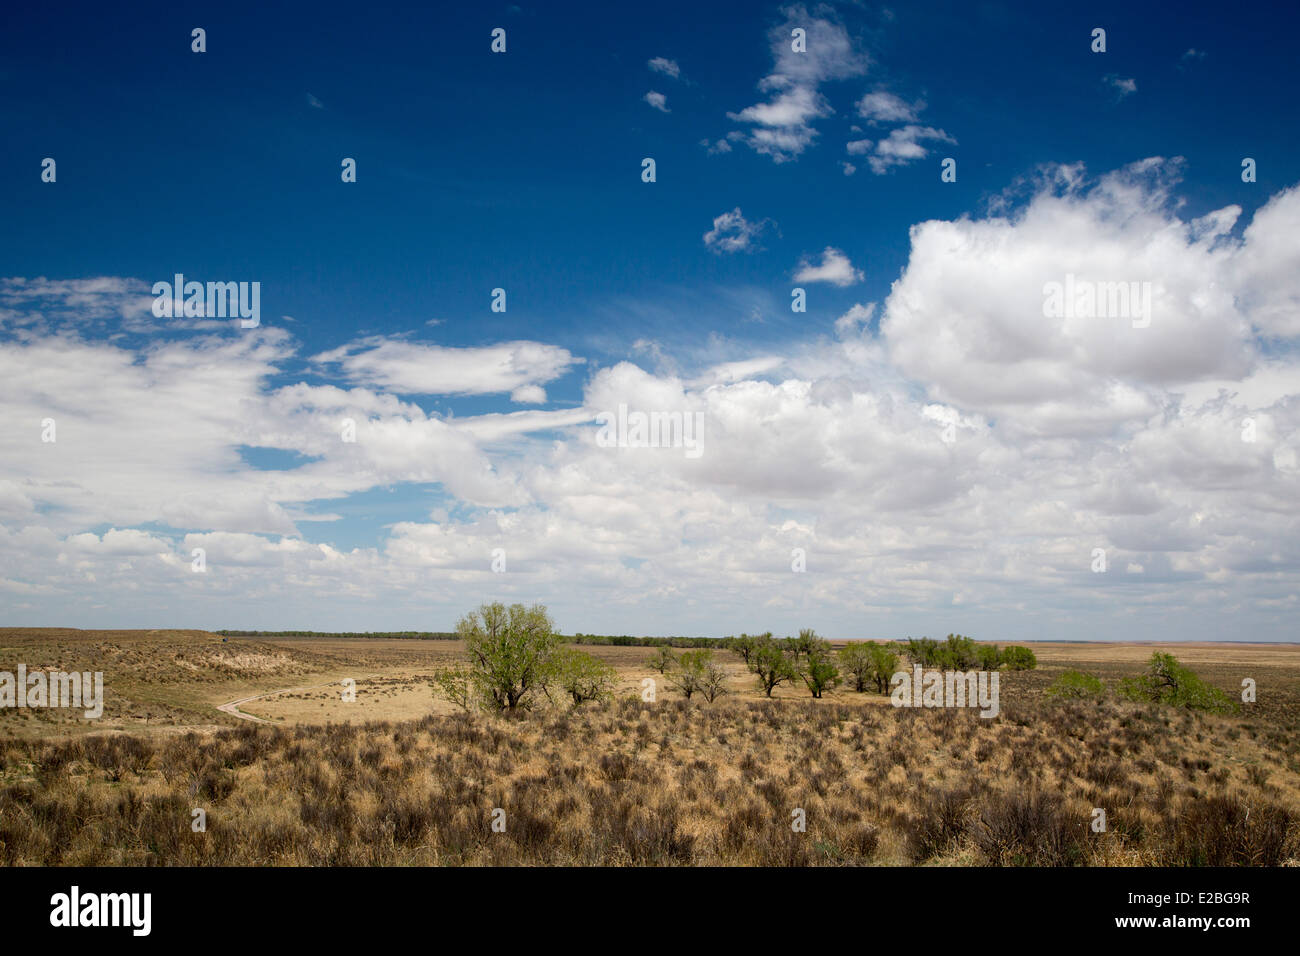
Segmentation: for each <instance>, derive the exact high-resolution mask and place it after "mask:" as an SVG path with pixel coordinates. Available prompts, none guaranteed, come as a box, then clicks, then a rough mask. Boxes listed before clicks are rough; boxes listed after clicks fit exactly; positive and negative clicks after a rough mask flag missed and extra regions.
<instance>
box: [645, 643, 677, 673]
mask: <svg viewBox="0 0 1300 956" xmlns="http://www.w3.org/2000/svg"><path fill="white" fill-rule="evenodd" d="M676 663H677V655H675V654H674V653H673V649H672V648H671V647H669V646H668V645H667V644H660V645H659V649H658V650H657V651H655V656H654V657H652V658H650V667H651V668H652V669H653V670H657V671H658V672H659V673H661V674H667V673H668V671H669V670H670V669H671V668H672V667H673V665H674V664H676Z"/></svg>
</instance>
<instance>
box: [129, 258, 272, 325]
mask: <svg viewBox="0 0 1300 956" xmlns="http://www.w3.org/2000/svg"><path fill="white" fill-rule="evenodd" d="M152 291H153V295H154V302H153V314H154V317H155V318H158V319H180V318H186V319H204V318H207V319H234V318H238V319H239V320H240V322H239V327H240V328H242V329H255V328H257V327H258V326H259V325H260V324H261V322H262V283H260V282H208V283H206V284H205V283H203V282H186V281H185V276H184V275H182V274H181V273H179V272H178V273H176V275H175V276H173V277H172V281H171V282H167V281H165V280H164V281H162V282H155V283H154V284H153V290H152Z"/></svg>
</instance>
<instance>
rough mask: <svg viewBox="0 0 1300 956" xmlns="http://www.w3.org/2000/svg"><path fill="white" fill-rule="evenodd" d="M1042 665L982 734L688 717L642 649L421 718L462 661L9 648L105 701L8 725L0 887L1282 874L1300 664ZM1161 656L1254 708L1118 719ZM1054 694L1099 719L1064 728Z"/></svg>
mask: <svg viewBox="0 0 1300 956" xmlns="http://www.w3.org/2000/svg"><path fill="white" fill-rule="evenodd" d="M1031 646H1032V649H1033V650H1034V652H1035V654H1036V655H1037V658H1038V666H1037V668H1036V669H1033V670H1026V671H1015V672H1004V673H1002V674H1001V713H1000V714H999V715H998V716H997V717H996V718H994V719H983V718H980V717H979V716H978V715H977V714H976V713H974V712H972V711H969V710H958V709H951V708H948V709H939V710H925V709H912V708H898V707H892V706H890V699H889V696H888V695H887V694H878V693H873V692H865V693H857V692H854V691H852V690H850V689H848V688H847V687H845V686H843V685H842V686H840V687H837V688H835V689H834V690H831V691H828V692H827V693H826V695H825V696H824V697H822V698H821V699H818V700H813V699H811V698H810V696H809V694H808V692H807V691H806V690H804V688H803V687H802V686H799V685H782V686H780V687H778V688H776V690H775V691H774V693H773V695H772V698H771V699H768V698H767V697H766V696H765V695H764V693H763V692H762V690H761V689H760V688H758V687H757V685H756V683H755V681H754V677H753V675H752V674H750V673H748V672H747V671H746V669H745V666H744V664H743V662H742V661H741V660H740V658H739V657H738V656H737V655H735V654H733V653H731V652H727V651H721V650H720V651H717V652H715V655H714V656H715V658H716V659H717V661H718V662H719V663H720V664H722V665H723V667H724V668H725V670H726V690H727V693H726V694H725V695H724V696H722V697H720V698H719V699H718V700H716V701H715V702H714V703H712V704H710V703H705V702H703V701H701V700H700V699H699V698H698V697H696V698H694V699H693V700H690V701H687V700H684V699H683V698H682V696H681V695H680V694H679V693H676V692H675V691H674V689H673V688H672V686H671V685H670V684H669V683H667V682H666V681H664V679H663V675H661V674H659V673H658V672H657V671H655V670H653V669H652V668H651V666H650V665H651V660H652V657H653V655H654V653H655V649H654V648H651V647H629V646H602V645H585V646H583V647H582V650H584V651H586V652H587V653H590V654H592V655H593V656H596V657H598V658H600V659H601V660H603V661H605V662H607V663H608V664H610V665H612V666H613V667H614V668H615V670H616V672H617V675H618V688H617V690H616V693H615V697H614V699H613V700H612V701H609V702H604V703H601V702H596V703H591V704H583V705H581V706H578V707H573V706H571V705H568V704H567V703H565V702H563V701H561V700H559V699H556V700H554V701H546V702H545V703H544V704H543V705H542V706H539V707H536V708H534V709H533V710H532V711H531V712H528V713H524V714H520V715H517V716H492V715H487V714H481V713H466V712H462V711H460V710H459V709H458V708H457V707H455V706H454V705H452V704H450V703H449V702H447V701H446V700H444V699H441V698H440V697H437V696H436V695H435V694H434V693H433V692H432V689H431V683H430V682H431V678H432V676H433V674H434V673H435V672H437V671H438V670H439V669H440V668H442V667H445V666H446V665H448V664H450V663H453V662H456V661H458V660H460V659H462V658H463V656H464V647H463V645H462V644H461V642H459V641H451V640H398V639H356V638H347V639H345V638H328V639H320V638H293V639H288V638H280V639H265V638H258V639H251V638H237V637H231V638H228V639H223V638H222V637H221V636H219V635H215V634H211V633H208V632H203V631H77V630H71V629H54V628H45V629H13V628H10V629H0V672H6V671H8V672H13V671H15V670H16V668H17V666H18V664H20V663H22V664H24V665H25V666H26V668H27V670H28V672H31V671H34V670H38V669H51V670H63V671H71V670H78V671H102V672H103V674H104V711H103V716H102V717H100V718H99V719H97V720H87V719H85V718H84V717H83V716H82V714H81V712H80V711H79V710H76V709H71V708H69V709H62V708H44V709H34V708H12V707H7V708H0V756H2V757H3V761H2V764H0V862H3V863H5V864H8V865H15V864H45V865H49V864H82V865H154V864H162V865H169V864H188V865H195V864H198V865H207V864H227V865H267V864H313V865H316V864H330V865H336V864H342V865H368V864H421V865H423V864H471V865H473V864H488V865H500V864H521V863H522V864H542V865H551V864H573V865H590V864H605V865H628V864H630V865H655V864H672V865H680V864H687V865H689V864H717V865H851V864H858V865H935V864H948V865H976V864H987V865H1015V864H1038V865H1189V864H1190V865H1197V864H1213V865H1294V864H1295V863H1296V862H1297V858H1298V857H1300V849H1298V845H1297V844H1298V840H1300V829H1298V828H1300V646H1295V645H1259V644H1164V645H1157V644H1101V643H1097V644H1076V643H1055V644H1054V643H1034V644H1032V645H1031ZM1155 649H1160V650H1167V651H1171V652H1172V653H1174V654H1176V655H1177V657H1178V659H1179V660H1180V661H1181V662H1182V663H1184V664H1186V665H1187V666H1189V667H1191V668H1192V669H1193V670H1195V671H1196V673H1197V674H1199V675H1200V676H1201V677H1202V678H1204V679H1205V680H1206V681H1207V682H1208V683H1210V684H1212V685H1214V686H1216V687H1218V688H1220V689H1221V690H1223V691H1224V692H1225V693H1227V694H1228V695H1229V696H1231V697H1232V698H1233V699H1234V700H1236V699H1238V698H1239V697H1240V695H1241V685H1242V681H1243V679H1245V678H1250V679H1252V680H1254V681H1255V682H1256V686H1257V700H1256V701H1255V702H1253V703H1249V704H1242V705H1240V706H1239V707H1237V708H1235V709H1234V712H1232V713H1225V714H1215V713H1204V712H1199V711H1190V710H1186V709H1182V708H1175V707H1171V706H1168V705H1158V704H1138V703H1133V702H1131V701H1128V700H1123V699H1120V698H1118V697H1117V696H1116V695H1114V694H1113V693H1112V692H1111V691H1112V689H1113V688H1114V686H1115V685H1116V684H1117V683H1118V681H1119V680H1120V679H1122V678H1124V677H1130V676H1133V675H1136V674H1138V673H1139V672H1140V671H1141V670H1142V669H1143V667H1144V665H1145V663H1146V661H1147V660H1148V659H1149V658H1150V656H1151V653H1152V651H1153V650H1155ZM1067 670H1079V671H1083V672H1086V673H1089V674H1093V675H1096V676H1097V677H1099V678H1100V679H1101V681H1102V682H1103V684H1104V685H1105V686H1106V688H1107V692H1106V694H1105V695H1104V696H1103V698H1102V699H1099V700H1067V701H1061V700H1055V699H1052V698H1051V697H1050V696H1049V695H1048V694H1047V693H1046V691H1047V689H1048V688H1049V687H1050V686H1052V684H1053V681H1054V680H1055V679H1056V678H1057V677H1059V676H1060V675H1061V674H1062V673H1063V672H1065V671H1067ZM646 678H650V679H653V680H655V681H656V684H657V694H656V699H655V700H654V701H653V702H650V701H647V700H644V699H643V697H642V690H643V687H644V685H643V681H644V680H645V679H646ZM349 681H350V682H352V683H351V684H348V683H345V682H349ZM348 687H354V688H355V699H348V697H349V695H348V694H347V693H345V692H344V691H345V690H346V689H347V688H348ZM234 702H239V703H237V704H235V703H234ZM222 707H224V708H225V709H224V710H223V709H219V708H222ZM1097 810H1102V811H1104V814H1105V828H1104V829H1102V830H1098V829H1097V828H1096V819H1097V813H1096V811H1097ZM196 811H201V814H202V816H203V820H204V827H203V829H202V830H195V829H193V826H192V821H193V820H194V819H196ZM792 821H795V822H793V823H792ZM799 821H802V826H803V828H802V829H800V828H799ZM494 824H495V825H494Z"/></svg>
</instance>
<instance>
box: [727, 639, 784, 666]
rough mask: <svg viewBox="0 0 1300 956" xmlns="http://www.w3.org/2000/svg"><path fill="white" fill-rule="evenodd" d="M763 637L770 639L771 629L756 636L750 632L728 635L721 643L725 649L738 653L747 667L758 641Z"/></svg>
mask: <svg viewBox="0 0 1300 956" xmlns="http://www.w3.org/2000/svg"><path fill="white" fill-rule="evenodd" d="M765 639H766V640H771V639H772V632H771V631H768V632H767V633H766V634H760V635H758V636H757V637H755V636H753V635H751V634H741V635H740V637H728V638H727V639H726V640H724V641H723V642H722V643H723V646H724V647H726V648H727V650H729V651H735V652H736V653H737V654H739V655H740V658H741V660H743V661H744V662H745V666H746V667H749V663H750V661H751V660H752V659H753V657H754V649H755V648H756V647H757V646H758V644H759V642H760V641H763V640H765Z"/></svg>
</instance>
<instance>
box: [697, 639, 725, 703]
mask: <svg viewBox="0 0 1300 956" xmlns="http://www.w3.org/2000/svg"><path fill="white" fill-rule="evenodd" d="M704 653H706V654H709V658H708V661H707V663H706V664H705V665H704V675H703V676H702V677H701V678H700V693H701V694H703V695H704V699H705V700H707V701H708V702H709V703H710V704H711V703H713V702H714V701H715V700H717V699H718V698H719V697H721V696H722V695H723V694H725V693H726V692H727V672H726V671H725V670H723V669H722V667H720V666H719V665H718V663H717V662H716V661H714V660H713V655H712V654H711V653H709V652H708V651H705V652H704Z"/></svg>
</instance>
